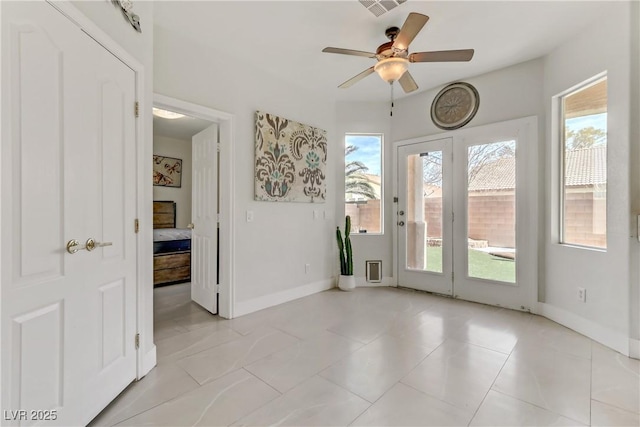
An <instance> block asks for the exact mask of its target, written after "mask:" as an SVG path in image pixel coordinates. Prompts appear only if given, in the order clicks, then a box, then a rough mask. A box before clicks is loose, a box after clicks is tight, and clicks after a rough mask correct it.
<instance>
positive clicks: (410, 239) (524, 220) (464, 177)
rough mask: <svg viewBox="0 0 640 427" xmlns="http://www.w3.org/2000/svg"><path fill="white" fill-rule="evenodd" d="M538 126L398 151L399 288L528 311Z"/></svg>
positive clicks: (515, 124) (531, 123)
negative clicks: (403, 287)
mask: <svg viewBox="0 0 640 427" xmlns="http://www.w3.org/2000/svg"><path fill="white" fill-rule="evenodd" d="M535 133H536V125H535V119H522V120H515V121H511V122H504V123H498V124H494V125H488V126H483V127H481V128H471V129H468V130H465V131H461V132H458V133H452V136H451V137H447V138H442V137H440V138H423V139H420V140H412V141H404V142H401V143H399V144H398V145H397V149H396V168H397V186H396V189H397V192H396V194H397V195H398V203H397V212H396V216H397V232H396V236H397V240H396V241H397V254H398V256H397V277H398V285H399V286H405V287H410V288H414V289H419V290H424V291H428V292H434V293H439V294H444V295H450V296H453V297H456V298H461V299H465V300H469V301H475V302H481V303H485V304H491V305H498V306H503V307H508V308H513V309H518V310H526V311H532V310H533V309H534V302H535V301H536V296H537V287H536V271H537V256H536V254H537V244H536V243H537V233H536V232H535V231H534V230H535V229H536V228H537V215H536V213H535V212H536V204H537V203H536V202H537V190H536V188H537V174H536V173H535V167H534V166H535V158H536V157H537V156H536V155H535V144H534V143H532V142H533V141H535V140H536V138H535Z"/></svg>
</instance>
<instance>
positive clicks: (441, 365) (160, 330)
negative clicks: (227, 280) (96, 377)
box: [91, 284, 640, 426]
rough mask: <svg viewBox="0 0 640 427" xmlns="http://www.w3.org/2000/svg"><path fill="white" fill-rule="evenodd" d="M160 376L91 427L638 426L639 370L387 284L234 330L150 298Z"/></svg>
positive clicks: (167, 294) (576, 344)
mask: <svg viewBox="0 0 640 427" xmlns="http://www.w3.org/2000/svg"><path fill="white" fill-rule="evenodd" d="M155 340H156V345H157V349H158V366H157V367H156V368H155V369H153V370H152V371H151V372H150V373H149V374H148V375H147V376H146V377H145V378H143V379H142V380H141V381H139V382H136V383H134V384H132V385H130V386H129V387H128V388H127V389H126V390H125V391H124V392H123V393H122V394H121V395H120V396H119V397H118V398H117V399H116V400H115V401H114V402H113V403H112V404H111V405H109V407H107V408H106V409H105V410H104V411H103V412H102V413H101V414H100V415H99V416H98V417H97V418H96V419H95V420H93V422H92V423H91V425H93V426H102V425H106V426H111V425H119V426H120V425H121V426H143V425H165V426H184V425H193V426H195V425H200V426H209V425H234V426H243V425H290V426H307V425H325V426H328V425H358V426H359V425H368V426H374V425H375V426H385V425H437V426H445V425H453V426H465V425H474V426H498V425H504V426H515V425H594V426H596V425H597V426H612V425H619V426H638V425H640V415H639V413H640V394H639V389H640V362H639V361H638V360H633V359H629V358H627V357H624V356H622V355H621V354H619V353H616V352H614V351H612V350H610V349H608V348H606V347H603V346H601V345H600V344H597V343H595V342H593V341H591V340H590V339H588V338H586V337H584V336H582V335H580V334H577V333H575V332H573V331H571V330H569V329H567V328H564V327H562V326H560V325H558V324H556V323H554V322H551V321H549V320H547V319H544V318H542V317H537V316H533V315H529V314H525V313H519V312H515V311H510V310H505V309H499V308H496V307H489V306H484V305H480V304H473V303H468V302H464V301H458V300H451V299H447V298H443V297H437V296H433V295H429V294H425V293H420V292H413V291H408V290H400V289H392V288H361V289H357V290H355V291H354V292H348V293H347V292H340V291H337V290H331V291H327V292H322V293H319V294H316V295H312V296H309V297H306V298H302V299H299V300H296V301H292V302H289V303H286V304H283V305H280V306H277V307H273V308H270V309H267V310H263V311H260V312H257V313H253V314H250V315H247V316H243V317H240V318H238V319H233V320H224V319H220V318H218V317H217V316H211V315H209V314H208V313H206V312H205V311H204V310H202V309H200V308H199V307H198V306H196V305H195V304H193V303H191V302H190V301H189V285H188V284H183V285H175V286H168V287H164V288H158V289H156V290H155Z"/></svg>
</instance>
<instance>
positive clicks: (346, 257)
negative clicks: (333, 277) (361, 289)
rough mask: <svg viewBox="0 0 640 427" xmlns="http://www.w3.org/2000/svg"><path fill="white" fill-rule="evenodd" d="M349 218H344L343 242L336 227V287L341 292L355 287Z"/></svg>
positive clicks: (338, 228)
mask: <svg viewBox="0 0 640 427" xmlns="http://www.w3.org/2000/svg"><path fill="white" fill-rule="evenodd" d="M350 232H351V217H350V216H349V215H347V216H346V218H345V224H344V241H343V240H342V233H340V227H336V239H337V240H338V252H339V257H340V278H339V279H338V287H339V288H340V289H342V290H343V291H350V290H352V289H354V288H355V287H356V280H355V278H354V277H353V252H352V249H351V239H350V238H349V233H350Z"/></svg>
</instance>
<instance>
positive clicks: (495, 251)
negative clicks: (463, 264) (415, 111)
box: [467, 141, 516, 283]
mask: <svg viewBox="0 0 640 427" xmlns="http://www.w3.org/2000/svg"><path fill="white" fill-rule="evenodd" d="M467 173H468V175H467V176H468V182H467V190H468V191H467V218H468V222H467V241H468V255H469V256H468V264H467V267H468V270H467V272H468V275H469V277H475V278H479V279H487V280H495V281H500V282H509V283H515V281H516V142H515V141H502V142H492V143H489V144H481V145H474V146H471V147H469V149H468V158H467Z"/></svg>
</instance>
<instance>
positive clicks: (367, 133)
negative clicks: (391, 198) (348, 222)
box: [343, 132, 385, 237]
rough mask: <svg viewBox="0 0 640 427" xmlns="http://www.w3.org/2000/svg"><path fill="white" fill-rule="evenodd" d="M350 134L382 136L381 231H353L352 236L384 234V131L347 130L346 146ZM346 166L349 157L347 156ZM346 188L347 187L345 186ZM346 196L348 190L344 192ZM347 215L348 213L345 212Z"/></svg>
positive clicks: (345, 136) (344, 200) (344, 201)
mask: <svg viewBox="0 0 640 427" xmlns="http://www.w3.org/2000/svg"><path fill="white" fill-rule="evenodd" d="M349 136H378V137H380V232H375V233H370V232H368V231H367V232H366V233H351V236H352V237H353V236H383V235H384V175H385V172H384V133H382V132H346V133H345V134H344V146H345V148H346V147H347V137H349ZM344 159H345V166H346V162H347V158H346V156H345V158H344ZM344 179H345V187H346V179H347V177H346V175H345V177H344ZM345 189H346V188H345ZM344 194H345V196H346V192H345V193H344ZM343 203H344V204H345V205H346V203H347V201H346V199H343ZM345 216H346V213H345Z"/></svg>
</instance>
